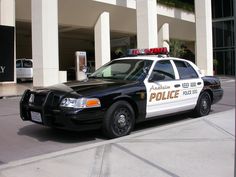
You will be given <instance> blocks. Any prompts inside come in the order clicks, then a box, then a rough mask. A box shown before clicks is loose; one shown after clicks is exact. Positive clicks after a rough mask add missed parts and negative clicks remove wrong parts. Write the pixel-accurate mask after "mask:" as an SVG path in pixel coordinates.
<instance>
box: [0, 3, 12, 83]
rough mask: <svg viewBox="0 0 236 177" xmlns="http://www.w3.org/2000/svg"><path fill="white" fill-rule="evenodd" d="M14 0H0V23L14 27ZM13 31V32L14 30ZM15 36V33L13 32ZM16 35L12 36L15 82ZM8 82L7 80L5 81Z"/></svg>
mask: <svg viewBox="0 0 236 177" xmlns="http://www.w3.org/2000/svg"><path fill="white" fill-rule="evenodd" d="M15 21H16V20H15V0H0V25H4V26H12V27H15V24H16V22H15ZM14 33H15V32H14ZM14 36H16V34H14ZM15 68H16V37H14V81H13V82H10V83H15V82H16V69H15ZM5 83H8V82H5Z"/></svg>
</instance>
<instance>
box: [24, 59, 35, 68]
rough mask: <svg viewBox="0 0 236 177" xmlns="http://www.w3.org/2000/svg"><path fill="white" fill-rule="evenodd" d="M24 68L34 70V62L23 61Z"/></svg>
mask: <svg viewBox="0 0 236 177" xmlns="http://www.w3.org/2000/svg"><path fill="white" fill-rule="evenodd" d="M23 67H24V68H32V67H33V64H32V61H30V60H24V61H23Z"/></svg>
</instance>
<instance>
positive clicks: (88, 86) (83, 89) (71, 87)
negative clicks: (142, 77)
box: [48, 79, 137, 95]
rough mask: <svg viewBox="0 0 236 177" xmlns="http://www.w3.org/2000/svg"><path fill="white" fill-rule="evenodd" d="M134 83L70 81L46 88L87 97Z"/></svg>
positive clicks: (89, 80) (99, 80)
mask: <svg viewBox="0 0 236 177" xmlns="http://www.w3.org/2000/svg"><path fill="white" fill-rule="evenodd" d="M135 83H137V81H123V80H102V79H88V80H86V81H71V82H66V83H62V84H57V85H53V86H51V87H48V89H50V90H54V91H61V92H66V93H77V94H79V95H89V94H94V93H99V92H107V91H112V90H114V89H118V88H123V86H127V85H133V84H135Z"/></svg>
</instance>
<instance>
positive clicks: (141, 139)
mask: <svg viewBox="0 0 236 177" xmlns="http://www.w3.org/2000/svg"><path fill="white" fill-rule="evenodd" d="M234 145H235V109H231V110H228V111H224V112H220V113H216V114H210V115H208V116H205V117H203V118H198V119H190V120H186V121H183V122H178V123H173V124H169V125H166V126H162V127H156V128H153V129H151V130H147V131H143V132H139V133H135V134H131V135H129V136H126V137H122V138H118V139H113V140H107V141H103V142H99V143H94V144H89V145H84V146H79V147H76V148H72V149H67V150H63V151H59V152H55V153H50V154H44V155H40V156H36V157H32V158H28V159H23V160H19V161H15V162H10V163H8V164H4V165H1V166H0V177H42V176H44V177H53V176H55V177H78V176H79V177H144V176H145V177H170V176H171V177H199V176H204V177H233V176H234V157H235V154H234V152H235V149H234Z"/></svg>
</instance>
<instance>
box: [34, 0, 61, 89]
mask: <svg viewBox="0 0 236 177" xmlns="http://www.w3.org/2000/svg"><path fill="white" fill-rule="evenodd" d="M31 6H32V10H31V11H32V49H33V51H32V54H33V63H34V66H33V68H34V79H33V85H34V86H35V87H42V86H49V85H53V84H57V83H58V82H59V71H58V68H59V60H58V2H57V0H50V1H49V0H40V1H39V0H32V1H31Z"/></svg>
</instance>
